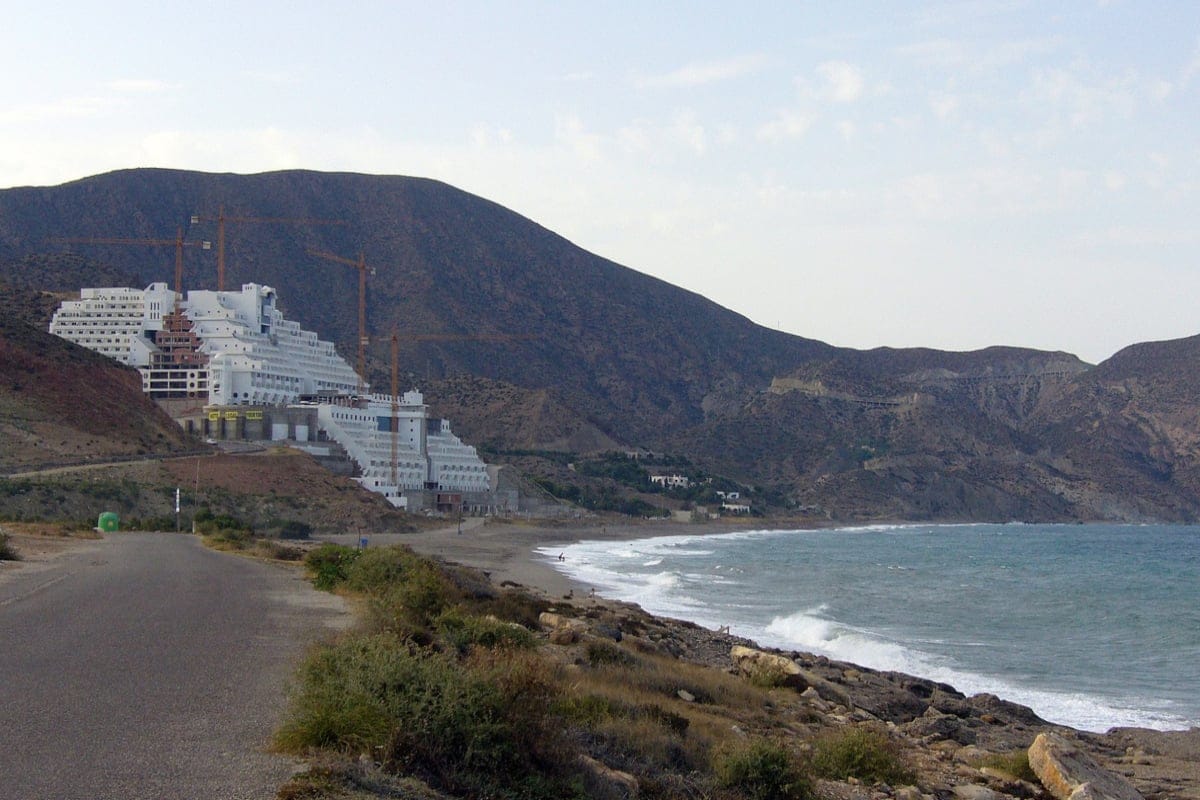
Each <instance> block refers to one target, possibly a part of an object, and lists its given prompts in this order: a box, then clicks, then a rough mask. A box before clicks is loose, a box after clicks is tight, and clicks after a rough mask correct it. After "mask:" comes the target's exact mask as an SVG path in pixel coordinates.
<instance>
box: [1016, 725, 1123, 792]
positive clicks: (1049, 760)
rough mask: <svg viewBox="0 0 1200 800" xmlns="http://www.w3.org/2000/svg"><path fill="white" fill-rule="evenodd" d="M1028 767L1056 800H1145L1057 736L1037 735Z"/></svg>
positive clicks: (1030, 751) (1079, 750)
mask: <svg viewBox="0 0 1200 800" xmlns="http://www.w3.org/2000/svg"><path fill="white" fill-rule="evenodd" d="M1029 766H1030V767H1032V768H1033V771H1034V772H1035V773H1037V776H1038V779H1039V780H1040V781H1041V782H1042V785H1043V786H1045V787H1046V790H1047V791H1049V792H1050V794H1052V795H1054V797H1055V798H1057V800H1144V798H1143V797H1142V795H1141V794H1140V793H1139V792H1138V791H1137V789H1134V788H1133V785H1132V784H1130V783H1129V781H1127V780H1125V779H1124V778H1122V777H1121V776H1120V775H1116V774H1114V773H1112V772H1109V771H1108V770H1106V769H1104V768H1103V767H1101V766H1100V765H1099V764H1097V763H1096V762H1095V761H1094V760H1093V759H1092V757H1091V756H1089V755H1088V754H1087V753H1086V752H1084V751H1083V750H1082V749H1081V748H1080V746H1079V745H1078V744H1077V743H1076V742H1073V741H1071V740H1069V739H1067V738H1066V737H1064V736H1060V735H1059V734H1057V733H1039V734H1038V736H1037V738H1036V739H1034V740H1033V745H1032V746H1031V747H1030V748H1029Z"/></svg>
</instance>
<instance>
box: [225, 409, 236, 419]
mask: <svg viewBox="0 0 1200 800" xmlns="http://www.w3.org/2000/svg"><path fill="white" fill-rule="evenodd" d="M237 418H238V412H236V411H226V412H225V419H227V420H231V419H237Z"/></svg>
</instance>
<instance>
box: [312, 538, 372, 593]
mask: <svg viewBox="0 0 1200 800" xmlns="http://www.w3.org/2000/svg"><path fill="white" fill-rule="evenodd" d="M360 554H361V551H359V550H355V549H354V548H352V547H346V546H345V545H340V544H323V545H321V546H320V547H318V548H317V549H316V550H311V551H309V554H308V555H307V556H305V557H304V565H305V566H306V567H308V570H309V572H311V573H312V576H313V585H314V586H316V587H317V588H318V589H324V590H326V591H329V590H331V589H333V588H334V587H335V586H338V585H339V584H341V583H344V582H345V580H346V572H347V570H348V568H349V567H350V565H351V564H353V563H354V561H355V560H356V559H358V557H359V555H360Z"/></svg>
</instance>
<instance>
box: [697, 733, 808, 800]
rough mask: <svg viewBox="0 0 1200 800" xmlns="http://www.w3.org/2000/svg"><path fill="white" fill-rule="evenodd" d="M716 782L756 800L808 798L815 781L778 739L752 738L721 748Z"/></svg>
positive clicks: (715, 761)
mask: <svg viewBox="0 0 1200 800" xmlns="http://www.w3.org/2000/svg"><path fill="white" fill-rule="evenodd" d="M713 773H714V774H715V775H716V778H717V783H718V784H720V785H721V786H722V787H724V788H726V789H735V790H738V791H740V792H743V793H744V794H745V795H746V796H747V797H750V798H753V800H808V798H811V797H812V796H813V789H812V782H811V781H810V780H809V778H808V776H807V775H805V774H804V772H803V771H802V770H801V769H800V767H799V765H798V763H797V761H796V759H795V757H794V756H793V755H792V754H791V752H790V751H789V750H788V749H787V748H786V747H784V746H783V745H782V744H780V743H778V742H773V741H771V740H769V739H753V740H751V741H749V742H743V743H739V744H738V745H736V746H734V747H732V748H727V749H725V750H721V751H719V752H718V753H717V755H716V758H715V760H714V763H713Z"/></svg>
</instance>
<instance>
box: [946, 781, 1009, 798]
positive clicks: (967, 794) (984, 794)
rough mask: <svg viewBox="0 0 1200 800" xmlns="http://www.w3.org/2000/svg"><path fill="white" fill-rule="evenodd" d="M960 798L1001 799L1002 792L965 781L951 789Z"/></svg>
mask: <svg viewBox="0 0 1200 800" xmlns="http://www.w3.org/2000/svg"><path fill="white" fill-rule="evenodd" d="M951 791H952V792H954V796H955V797H956V798H959V800H1000V798H1001V794H1000V793H999V792H997V791H995V790H994V789H989V788H987V787H986V786H980V785H979V784H976V783H963V784H959V785H958V786H955V787H954V788H953V789H951Z"/></svg>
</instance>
